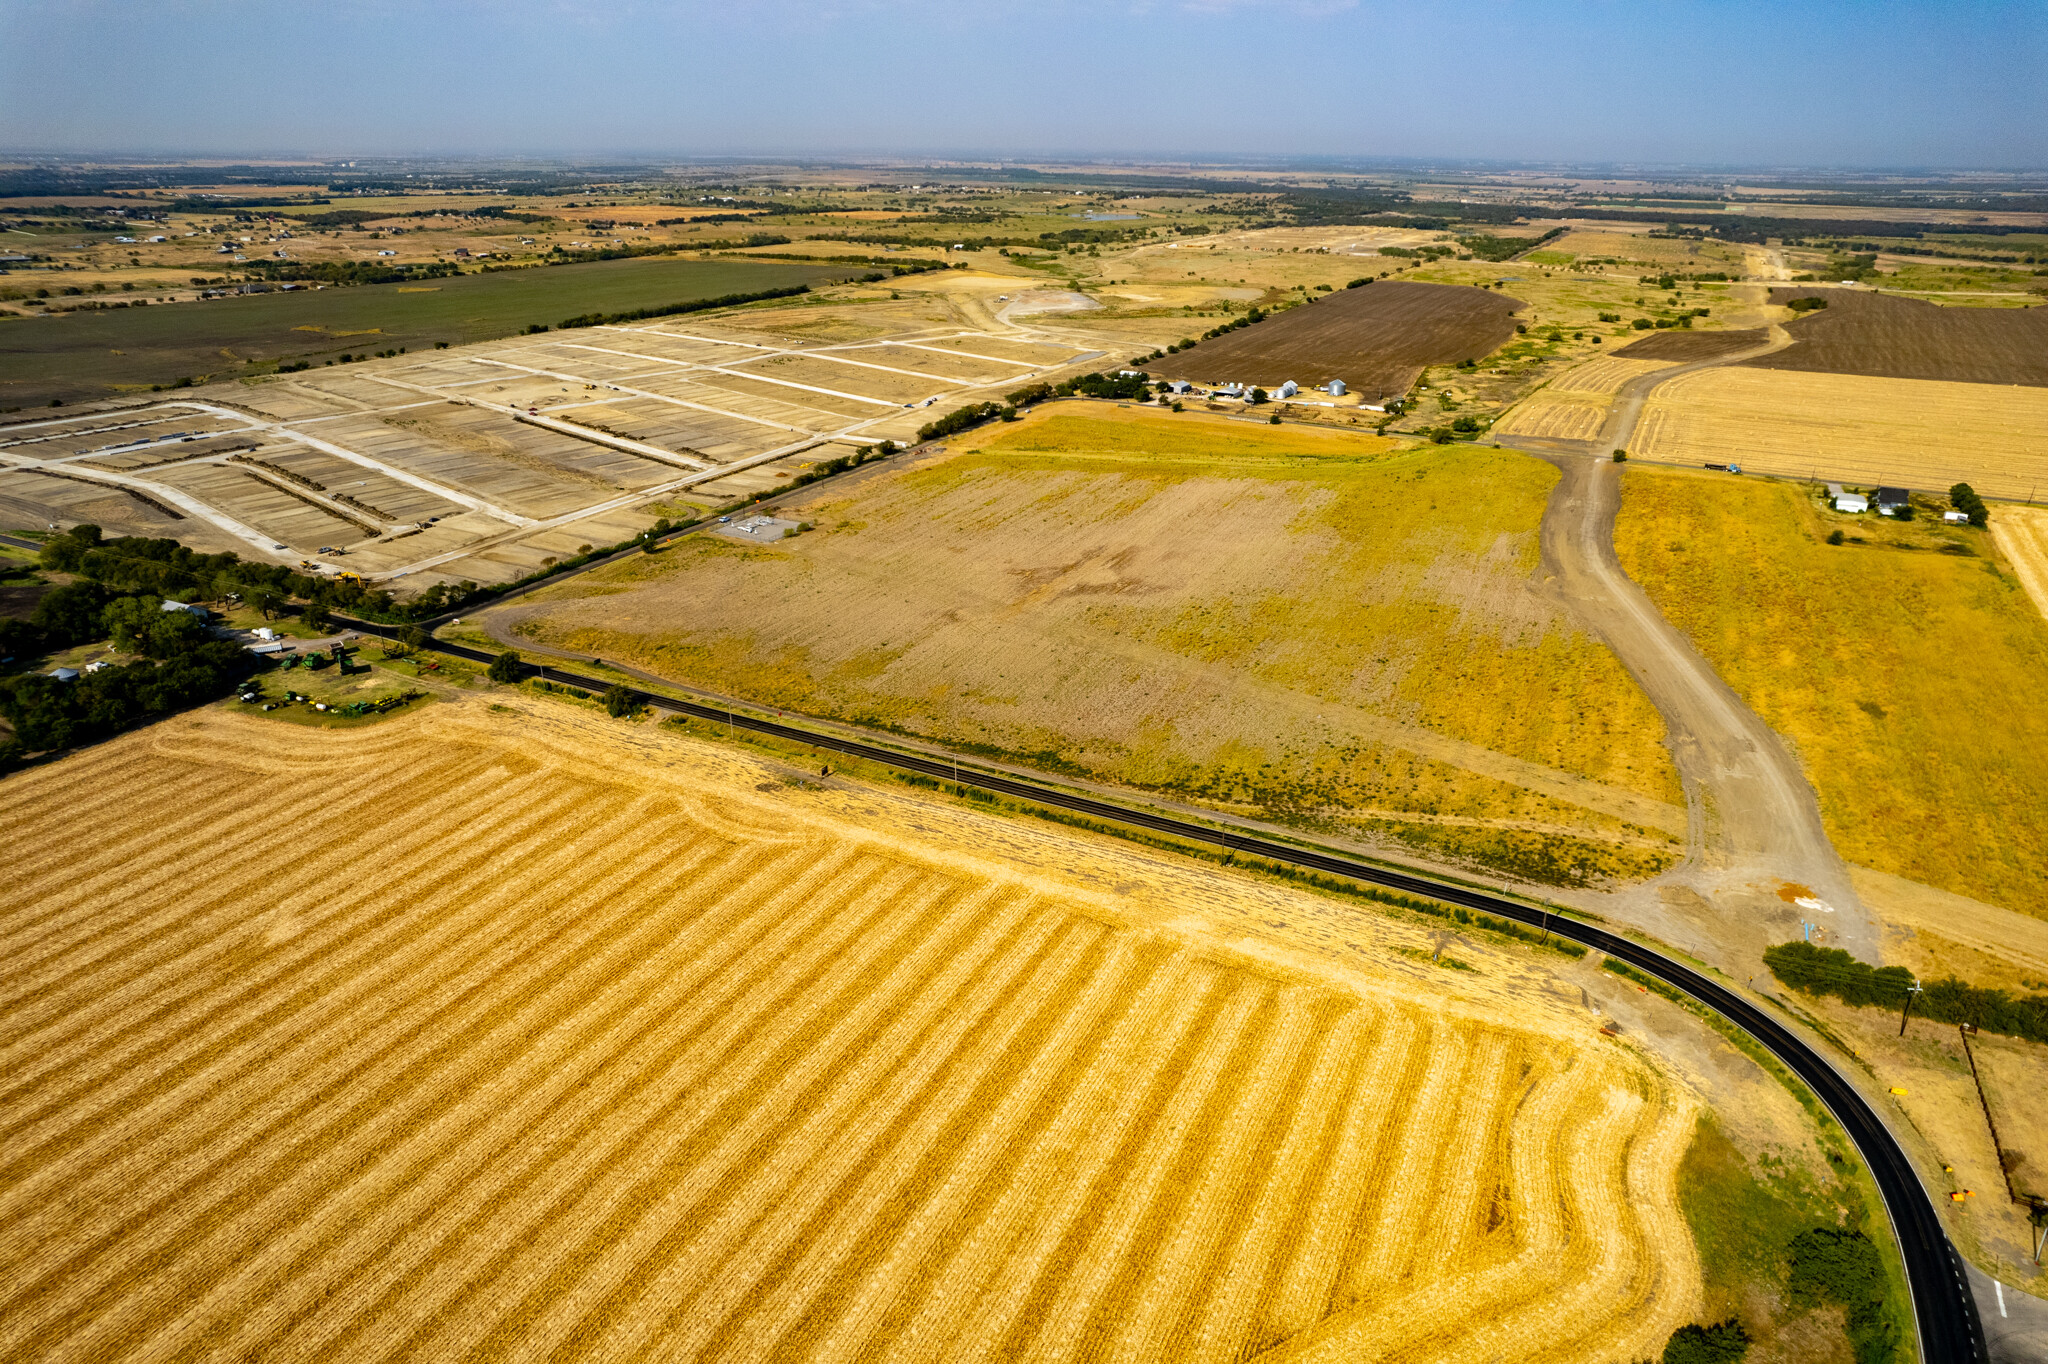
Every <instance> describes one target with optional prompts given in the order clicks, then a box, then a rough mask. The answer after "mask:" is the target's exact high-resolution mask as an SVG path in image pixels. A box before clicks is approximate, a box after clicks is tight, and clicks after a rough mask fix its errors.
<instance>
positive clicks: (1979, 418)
mask: <svg viewBox="0 0 2048 1364" xmlns="http://www.w3.org/2000/svg"><path fill="white" fill-rule="evenodd" d="M2043 431H2048V388H2032V387H2019V386H2011V385H2003V384H1964V383H1945V382H1937V381H1934V380H1926V379H1884V378H1874V377H1870V376H1866V375H1858V374H1805V373H1798V372H1794V371H1787V370H1768V369H1752V368H1749V367H1747V366H1737V367H1731V368H1727V369H1708V370H1701V371H1699V372H1698V373H1695V374H1687V375H1682V376H1680V377H1679V378H1676V379H1673V380H1672V381H1671V382H1670V383H1668V384H1663V385H1660V386H1659V387H1658V388H1657V390H1656V391H1655V392H1654V393H1653V394H1652V395H1651V397H1650V401H1649V402H1648V403H1647V404H1646V405H1645V406H1644V408H1643V418H1642V421H1641V423H1640V424H1639V425H1638V426H1637V428H1636V434H1635V437H1634V440H1633V446H1632V449H1631V453H1632V454H1637V455H1641V456H1643V457H1644V458H1647V459H1658V460H1668V461H1670V462H1671V463H1674V464H1694V463H1700V464H1722V463H1727V462H1729V461H1731V460H1732V461H1734V462H1735V463H1738V464H1740V465H1741V466H1742V467H1743V468H1745V469H1752V470H1755V471H1756V472H1758V473H1766V474H1782V475H1787V476H1790V477H1794V478H1806V477H1808V476H1809V475H1812V476H1815V477H1818V478H1820V479H1822V480H1823V481H1835V482H1843V483H1854V484H1858V485H1866V486H1867V485H1871V484H1896V485H1899V486H1902V487H1907V488H1917V489H1920V490H1922V491H1931V490H1939V491H1944V492H1945V491H1946V490H1947V489H1948V487H1949V485H1951V484H1953V483H1959V482H1966V483H1969V484H1971V485H1972V486H1974V487H1975V488H1976V489H1977V491H1978V492H1979V493H1980V494H1982V495H1983V496H1986V497H2008V498H2014V499H2019V498H2025V497H2028V496H2030V495H2031V494H2032V493H2033V492H2034V490H2036V489H2038V488H2048V444H2044V443H2043V441H2042V439H2041V433H2042V432H2043Z"/></svg>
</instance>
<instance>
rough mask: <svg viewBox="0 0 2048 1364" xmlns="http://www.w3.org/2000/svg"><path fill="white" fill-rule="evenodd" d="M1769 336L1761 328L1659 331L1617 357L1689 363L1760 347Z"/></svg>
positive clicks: (1621, 351) (1616, 355)
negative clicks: (1721, 330)
mask: <svg viewBox="0 0 2048 1364" xmlns="http://www.w3.org/2000/svg"><path fill="white" fill-rule="evenodd" d="M1769 335H1770V333H1769V332H1767V331H1765V330H1764V329H1763V328H1762V327H1754V328H1749V329H1747V330H1741V331H1726V332H1692V331H1666V332H1658V333H1656V334H1655V335H1652V336H1646V337H1644V338H1643V339H1642V340H1640V341H1634V342H1631V343H1629V344H1628V345H1626V346H1623V347H1622V348H1621V349H1620V350H1618V351H1616V352H1614V355H1615V358H1616V359H1619V360H1675V361H1678V362H1679V363H1681V364H1690V363H1691V362H1693V361H1694V360H1717V359H1719V358H1720V357H1721V356H1724V355H1734V354H1736V353H1738V352H1740V351H1746V350H1749V349H1751V348H1753V347H1756V346H1761V345H1762V344H1763V343H1764V340H1765V338H1767V337H1768V336H1769Z"/></svg>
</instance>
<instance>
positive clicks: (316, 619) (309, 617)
mask: <svg viewBox="0 0 2048 1364" xmlns="http://www.w3.org/2000/svg"><path fill="white" fill-rule="evenodd" d="M299 619H300V620H302V621H304V622H305V623H306V625H307V627H308V628H309V629H314V630H325V629H326V628H327V626H328V624H329V622H330V621H332V619H333V617H332V616H330V615H329V614H328V612H327V603H326V602H324V601H322V600H320V599H319V598H318V597H315V598H314V599H313V600H311V601H309V602H307V603H306V609H305V610H304V611H301V612H300V613H299Z"/></svg>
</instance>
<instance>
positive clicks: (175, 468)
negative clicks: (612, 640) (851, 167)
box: [0, 320, 1101, 587]
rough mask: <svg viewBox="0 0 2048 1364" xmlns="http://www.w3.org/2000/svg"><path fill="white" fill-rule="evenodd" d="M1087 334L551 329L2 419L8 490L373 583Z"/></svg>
mask: <svg viewBox="0 0 2048 1364" xmlns="http://www.w3.org/2000/svg"><path fill="white" fill-rule="evenodd" d="M1100 354H1101V352H1090V351H1085V350H1083V349H1082V348H1081V347H1079V346H1076V345H1072V344H1068V343H1065V342H1060V341H1053V340H1047V339H1042V338H1040V337H1038V336H1035V335H1031V334H1024V333H1020V334H1017V335H1008V336H997V335H992V334H988V333H982V332H974V331H963V330H959V329H957V328H927V329H925V330H922V331H917V332H912V333H907V334H904V335H900V336H887V337H882V338H878V339H871V340H862V341H855V342H842V343H838V344H828V345H803V344H791V343H789V342H786V341H784V340H781V339H778V338H776V337H774V336H771V335H766V334H757V333H753V332H749V331H746V330H744V329H742V328H740V327H739V326H736V325H733V324H732V323H726V324H724V325H717V326H713V325H707V324H706V323H704V322H701V321H694V320H693V321H692V322H691V323H689V324H670V325H666V326H663V325H659V324H655V325H629V326H596V327H589V328H578V329H576V330H574V331H569V332H549V333H543V334H539V335H533V336H522V337H518V338H515V339H508V340H504V341H497V342H490V343H484V344H480V345H474V346H463V347H457V348H454V349H451V350H436V351H430V352H426V353H423V354H412V355H396V356H387V357H381V358H377V359H372V360H366V361H364V362H362V363H360V364H350V365H347V366H346V367H334V369H333V372H332V373H329V372H328V368H326V367H323V368H322V369H320V370H317V371H312V372H305V373H299V374H291V375H280V376H277V377H275V378H271V379H266V380H263V381H260V382H257V383H249V384H242V383H237V384H215V385H210V386H206V387H202V388H195V389H191V390H189V391H182V392H178V393H177V394H176V396H166V397H163V398H160V399H157V400H153V401H151V402H149V403H147V404H146V405H142V406H128V407H106V408H102V409H100V410H97V411H92V412H80V413H75V414H67V415H63V416H50V417H45V418H41V419H37V420H32V421H27V422H19V423H16V424H14V425H10V426H7V427H0V511H4V512H6V513H9V514H10V515H9V517H8V518H7V519H9V520H12V521H22V522H28V523H38V522H50V521H57V520H65V521H73V520H90V521H93V522H95V523H97V524H101V525H104V526H106V527H107V528H108V529H109V531H110V532H120V533H128V534H139V535H175V536H177V537H178V538H179V539H181V540H185V541H187V542H189V543H192V544H194V545H195V546H204V547H207V548H212V549H226V550H232V551H234V552H235V553H238V554H241V555H243V556H245V557H253V558H257V559H266V560H270V561H275V562H290V563H296V562H300V561H309V562H311V563H312V564H313V565H314V566H315V568H316V569H318V570H319V571H323V572H329V573H340V572H353V573H356V574H358V575H360V576H361V577H363V578H364V579H367V580H371V581H380V582H389V581H392V580H395V579H408V580H409V582H408V584H407V585H408V586H421V587H423V586H426V585H428V584H430V583H432V582H438V581H447V582H455V581H460V580H464V579H467V580H472V581H481V582H495V581H499V580H502V579H505V578H508V577H517V576H520V575H521V574H525V573H530V572H533V571H535V570H538V569H541V568H544V567H546V566H547V565H548V564H550V563H552V562H554V561H556V560H558V559H563V558H568V557H570V556H573V555H575V554H577V553H578V552H580V550H581V549H582V548H584V547H587V546H588V545H590V544H593V543H596V544H609V543H613V542H615V541H618V540H622V539H626V538H629V537H630V536H632V535H634V534H636V533H638V532H639V531H641V530H644V529H646V528H647V527H648V526H649V525H651V524H653V521H654V519H655V517H656V516H657V515H659V514H660V510H659V508H660V506H661V505H662V504H663V503H664V499H672V498H682V497H688V498H689V499H690V500H691V501H692V502H693V503H695V504H697V506H699V507H702V508H707V509H709V508H717V507H719V506H722V505H725V504H728V503H730V502H732V501H734V500H735V499H739V498H744V497H747V496H750V495H752V494H754V493H758V492H761V491H762V490H764V489H768V488H774V487H779V486H781V485H783V484H785V483H787V482H789V481H790V479H791V478H793V477H795V476H796V475H797V474H798V473H799V472H800V471H801V470H802V469H804V468H806V467H808V466H809V465H811V464H812V463H815V462H816V460H817V459H819V458H831V457H832V455H833V453H847V452H850V450H851V449H853V448H855V447H858V446H862V445H871V444H874V443H876V442H879V441H882V440H895V441H898V442H903V441H907V440H908V439H910V438H912V437H913V436H914V434H915V431H916V429H917V427H918V426H919V425H920V424H922V423H923V422H924V421H927V420H929V419H930V416H931V415H932V414H931V412H930V411H928V410H927V409H931V408H936V409H938V410H940V411H945V410H948V409H949V408H951V407H953V406H957V405H958V404H960V403H962V402H973V401H985V400H986V399H988V398H990V397H993V396H997V395H999V394H1000V393H1002V392H1005V391H1007V390H1009V389H1012V388H1015V387H1017V386H1018V385H1019V384H1022V383H1027V382H1034V381H1038V380H1041V379H1043V378H1044V377H1045V376H1046V375H1048V374H1051V373H1053V372H1055V371H1060V370H1064V369H1068V368H1070V367H1072V366H1074V365H1076V364H1078V363H1084V362H1087V361H1090V360H1093V359H1096V358H1098V357H1099V356H1100ZM835 442H836V443H839V444H842V445H844V446H845V447H847V448H846V450H844V451H838V452H832V451H824V452H822V453H821V449H820V448H821V447H823V446H827V445H829V444H832V443H835Z"/></svg>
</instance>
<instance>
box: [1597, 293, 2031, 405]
mask: <svg viewBox="0 0 2048 1364" xmlns="http://www.w3.org/2000/svg"><path fill="white" fill-rule="evenodd" d="M1795 298H1825V299H1826V300H1827V302H1828V306H1827V307H1825V308H1822V309H1818V310H1816V311H1814V312H1811V313H1808V314H1807V315H1806V316H1805V317H1802V318H1799V319H1797V320H1796V321H1793V322H1789V323H1787V324H1786V329H1787V330H1788V331H1790V332H1791V334H1792V338H1793V344H1792V345H1791V346H1788V347H1787V348H1785V349H1784V350H1781V351H1778V352H1776V353H1775V354H1772V355H1764V356H1759V357H1758V358H1756V359H1754V360H1745V361H1743V362H1742V363H1743V364H1745V365H1749V366H1753V367H1755V368H1757V369H1792V370H1805V371H1808V372H1818V373H1825V374H1869V375H1875V376H1878V377H1881V378H1890V379H1949V380H1959V381H1961V382H1964V383H1976V384H2028V385H2033V386H2036V387H2048V307H2044V308H1943V307H1940V306H1938V305H1936V304H1933V303H1927V302H1924V301H1922V300H1920V299H1917V298H1897V297H1894V296H1892V295H1889V294H1866V293H1861V292H1858V291H1854V290H1849V289H1812V288H1801V287H1799V286H1797V285H1788V286H1786V287H1784V288H1778V289H1773V290H1771V302H1773V303H1786V302H1789V301H1790V300H1792V299H1795ZM1630 349H1631V350H1633V349H1634V347H1630Z"/></svg>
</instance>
